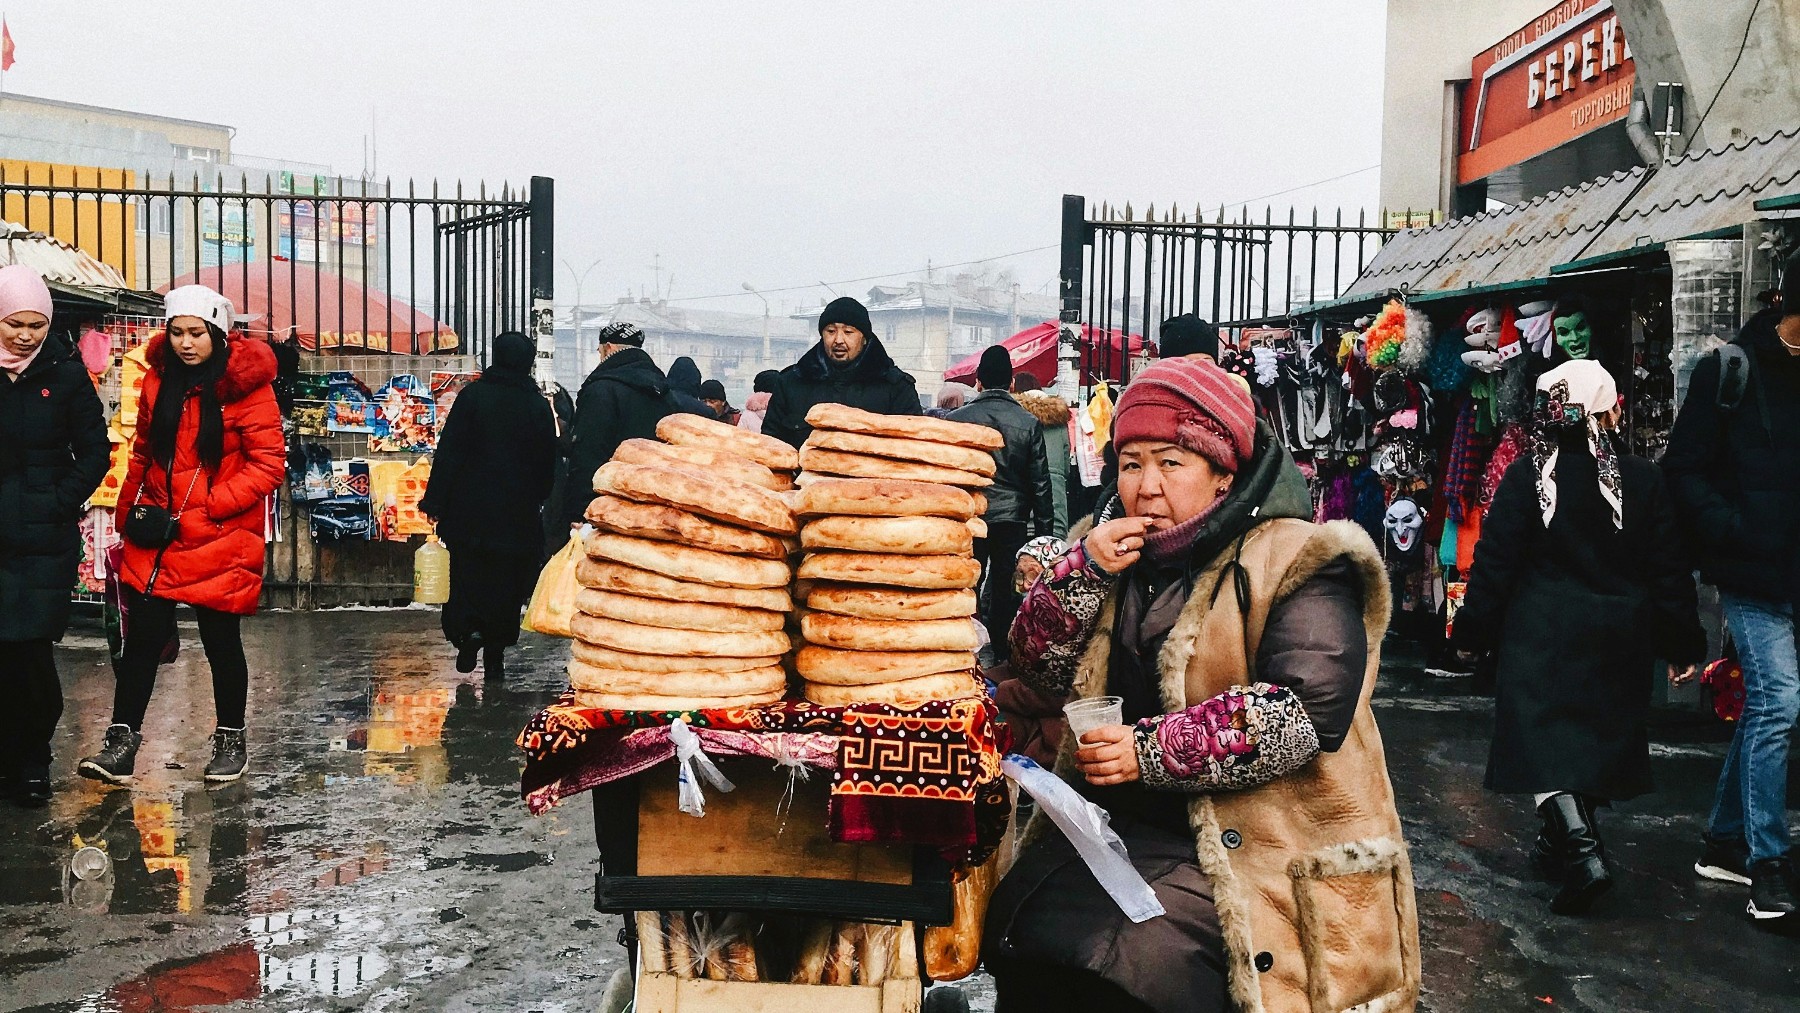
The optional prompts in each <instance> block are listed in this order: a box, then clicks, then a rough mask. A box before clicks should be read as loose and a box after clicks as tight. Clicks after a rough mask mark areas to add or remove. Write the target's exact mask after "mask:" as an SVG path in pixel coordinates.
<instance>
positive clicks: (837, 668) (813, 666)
mask: <svg viewBox="0 0 1800 1013" xmlns="http://www.w3.org/2000/svg"><path fill="white" fill-rule="evenodd" d="M974 667H975V655H974V654H973V653H971V652H969V651H848V650H836V649H833V648H830V647H820V646H818V645H816V644H808V645H807V646H805V647H802V648H800V651H799V653H798V654H796V655H794V670H795V671H797V672H799V673H800V677H801V678H802V679H805V680H806V681H807V682H809V683H818V684H820V685H830V686H871V685H880V684H882V683H890V682H905V681H907V680H910V679H921V678H924V677H925V676H928V675H943V674H946V673H954V674H962V673H966V672H968V671H970V670H972V669H973V668H974Z"/></svg>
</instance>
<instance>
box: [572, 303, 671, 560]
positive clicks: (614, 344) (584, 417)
mask: <svg viewBox="0 0 1800 1013" xmlns="http://www.w3.org/2000/svg"><path fill="white" fill-rule="evenodd" d="M643 346H644V332H643V331H642V330H640V329H639V328H638V326H637V325H636V324H628V323H611V324H607V325H606V326H605V327H604V328H602V329H601V330H600V365H599V366H597V367H595V368H594V371H593V372H592V373H589V374H588V378H587V379H586V380H585V381H583V382H582V384H581V393H580V394H579V395H578V396H577V397H576V400H575V442H574V445H573V446H571V447H570V448H569V477H568V480H567V483H566V488H564V490H563V496H562V502H561V505H560V509H559V513H560V515H561V517H562V519H563V520H564V521H567V522H568V523H569V525H570V526H571V527H573V526H575V525H578V524H580V523H581V521H582V518H583V517H584V516H585V515H586V514H587V507H588V504H589V503H590V502H592V501H593V499H594V490H593V485H594V472H596V471H599V470H600V466H601V465H602V464H605V463H606V462H607V461H609V460H611V459H612V455H613V451H615V450H617V449H619V444H621V443H624V442H625V441H626V440H629V439H634V438H643V439H647V440H650V439H655V438H656V424H657V423H658V422H661V421H662V420H663V417H664V416H666V415H672V414H674V413H676V412H677V411H680V408H678V407H677V405H676V403H675V399H674V395H673V394H672V393H671V391H670V390H669V380H668V378H667V377H665V376H664V375H663V371H662V370H660V369H658V368H656V363H655V362H654V361H652V360H651V358H650V354H649V353H648V352H646V351H644V347H643Z"/></svg>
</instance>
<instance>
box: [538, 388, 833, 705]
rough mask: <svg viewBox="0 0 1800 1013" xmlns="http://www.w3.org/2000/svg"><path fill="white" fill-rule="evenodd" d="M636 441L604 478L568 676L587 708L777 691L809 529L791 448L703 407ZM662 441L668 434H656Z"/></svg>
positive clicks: (600, 477)
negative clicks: (793, 498) (795, 560)
mask: <svg viewBox="0 0 1800 1013" xmlns="http://www.w3.org/2000/svg"><path fill="white" fill-rule="evenodd" d="M656 435H657V438H658V439H657V440H627V441H625V442H624V443H623V444H621V445H620V447H619V449H618V451H617V452H616V453H615V454H614V455H613V459H612V460H611V461H608V462H607V463H606V464H604V465H602V466H601V468H600V470H599V471H598V472H596V473H595V475H594V492H595V493H597V494H598V495H597V496H596V498H595V499H594V501H593V502H592V503H591V504H589V505H588V509H587V519H588V522H589V523H590V524H592V525H593V526H594V528H595V532H594V534H592V535H590V536H589V537H588V539H587V545H586V548H587V558H586V559H585V560H583V561H582V562H581V563H580V564H579V566H578V568H577V571H576V577H577V579H578V580H579V581H580V583H581V586H582V590H581V592H580V593H579V595H577V597H576V599H575V607H576V610H577V615H576V616H575V618H574V620H573V621H572V622H571V623H570V626H571V629H572V632H573V633H574V635H575V647H574V656H573V658H572V659H571V660H570V662H569V682H570V685H571V686H572V687H573V688H574V690H575V702H576V704H577V705H578V706H583V707H597V708H605V709H609V710H700V709H707V708H723V707H747V706H756V705H760V704H766V703H774V702H775V701H777V700H780V699H781V698H782V697H783V696H784V695H785V693H786V690H787V673H786V672H785V671H784V670H783V668H782V657H783V655H785V654H787V653H788V651H789V649H790V648H791V646H792V642H791V640H790V639H789V637H788V635H787V633H786V632H784V630H783V626H784V624H785V622H786V617H787V613H789V612H790V611H792V609H793V599H792V598H791V597H790V595H789V587H790V585H791V582H792V578H793V568H792V567H791V566H790V565H789V561H788V557H789V554H790V551H791V550H792V549H793V548H794V535H795V534H796V533H797V531H798V527H797V524H796V521H795V518H794V512H793V508H792V506H791V505H790V503H789V501H788V500H787V499H786V498H785V496H784V493H783V491H782V490H787V489H791V488H792V487H793V475H794V473H795V471H796V469H797V468H798V465H799V460H798V457H797V455H796V454H795V452H794V449H793V448H792V447H790V446H788V445H787V444H785V443H782V442H781V441H780V440H777V439H774V438H773V437H768V436H762V435H759V434H756V433H752V432H750V431H748V430H745V429H739V428H737V427H735V426H728V425H725V424H723V423H720V422H715V421H712V420H710V419H703V418H701V417H699V416H697V415H671V416H669V417H668V418H665V419H663V420H662V422H661V423H660V424H659V425H658V426H657V428H656ZM658 441H660V442H658Z"/></svg>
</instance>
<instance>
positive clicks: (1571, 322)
mask: <svg viewBox="0 0 1800 1013" xmlns="http://www.w3.org/2000/svg"><path fill="white" fill-rule="evenodd" d="M1556 344H1557V345H1558V347H1560V348H1561V349H1562V350H1563V352H1564V354H1566V355H1568V357H1569V358H1571V359H1585V358H1587V357H1588V354H1589V353H1590V352H1592V351H1593V348H1594V329H1593V328H1592V327H1590V326H1589V325H1588V318H1587V314H1586V313H1584V312H1582V311H1580V310H1577V311H1576V312H1574V313H1571V314H1569V315H1568V316H1566V317H1557V318H1556Z"/></svg>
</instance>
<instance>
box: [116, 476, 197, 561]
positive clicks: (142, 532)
mask: <svg viewBox="0 0 1800 1013" xmlns="http://www.w3.org/2000/svg"><path fill="white" fill-rule="evenodd" d="M163 474H164V475H165V476H167V478H168V479H169V481H168V482H166V483H165V485H167V486H168V487H169V490H168V491H169V497H168V498H169V506H170V507H174V505H175V489H174V488H173V485H174V478H175V459H174V458H173V457H170V459H169V463H168V465H167V466H166V467H164V468H163ZM199 481H200V469H199V468H195V469H194V478H193V481H191V482H189V483H188V488H187V493H186V494H185V495H183V496H182V497H181V506H180V507H178V508H176V509H175V511H174V512H173V513H170V512H169V510H168V509H167V508H164V507H159V506H157V505H156V504H154V503H145V502H142V501H143V498H144V487H143V485H142V484H139V485H138V491H137V495H136V496H135V497H133V498H132V501H131V509H130V510H127V511H126V512H125V523H124V524H123V525H121V527H120V532H121V533H122V534H123V535H124V536H125V539H126V541H129V542H130V543H131V544H133V545H135V546H137V547H139V548H141V549H166V548H168V547H169V546H171V545H173V544H175V539H176V537H177V536H179V535H180V533H181V514H182V512H183V511H185V510H186V509H187V505H188V500H189V498H191V497H192V496H193V495H194V485H195V484H196V483H198V482H199Z"/></svg>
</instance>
